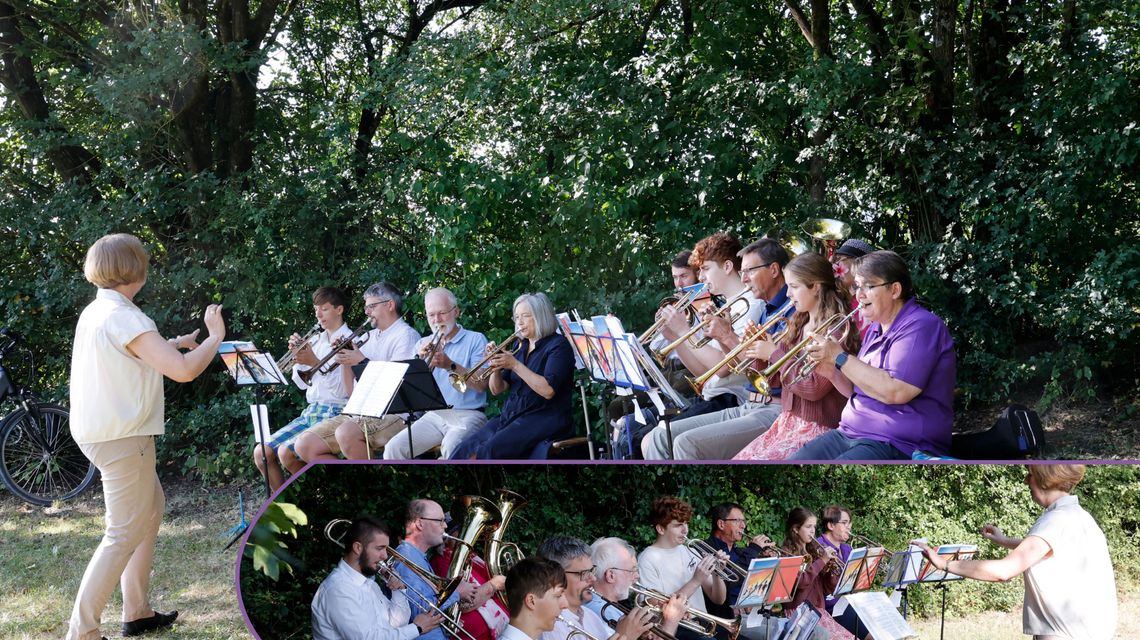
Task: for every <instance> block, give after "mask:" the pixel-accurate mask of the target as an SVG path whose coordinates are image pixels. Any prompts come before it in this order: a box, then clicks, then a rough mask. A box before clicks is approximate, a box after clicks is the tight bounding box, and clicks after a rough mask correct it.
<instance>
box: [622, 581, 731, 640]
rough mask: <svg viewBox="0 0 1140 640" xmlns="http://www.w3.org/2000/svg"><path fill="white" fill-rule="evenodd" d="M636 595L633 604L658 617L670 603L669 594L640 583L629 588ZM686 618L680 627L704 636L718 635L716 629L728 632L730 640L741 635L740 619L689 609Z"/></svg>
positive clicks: (686, 610)
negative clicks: (655, 601)
mask: <svg viewBox="0 0 1140 640" xmlns="http://www.w3.org/2000/svg"><path fill="white" fill-rule="evenodd" d="M629 591H630V593H632V594H633V595H634V597H633V604H634V605H635V606H638V607H647V608H648V609H649V610H650V611H653V612H655V613H656V614H657V615H661V614H662V608H663V607H664V606H665V605H664V603H665V602H668V600H669V594H667V593H662V592H660V591H658V590H656V589H652V588H650V587H647V586H645V585H643V584H641V583H640V582H635V583H633V585H632V586H630V588H629ZM650 600H660V601H661V602H662V604H659V605H655V604H651V603H650V602H649V601H650ZM685 614H686V617H684V618H682V619H681V622H680V626H681V627H683V628H685V629H688V630H690V631H692V632H693V633H697V634H699V635H702V636H708V637H712V636H715V635H716V628H717V627H722V628H724V630H725V631H727V632H728V640H736V636H738V635H740V618H731V619H730V618H721V617H720V616H714V615H712V614H711V613H707V612H704V611H701V610H699V609H694V608H692V607H688V608H686V609H685Z"/></svg>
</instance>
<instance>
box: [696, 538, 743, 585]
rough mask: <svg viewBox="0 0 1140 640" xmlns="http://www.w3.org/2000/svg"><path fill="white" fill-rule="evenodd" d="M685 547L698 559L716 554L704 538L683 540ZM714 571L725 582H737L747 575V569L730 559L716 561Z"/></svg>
mask: <svg viewBox="0 0 1140 640" xmlns="http://www.w3.org/2000/svg"><path fill="white" fill-rule="evenodd" d="M685 548H687V549H688V550H689V552H690V553H692V554H693V555H694V556H696V557H697V558H698V559H701V560H703V559H704V557H705V556H707V555H716V549H714V548H713V547H712V545H710V544H709V543H707V542H705V541H704V540H699V539H695V538H693V539H690V540H686V541H685ZM713 573H715V574H716V575H717V576H718V577H719V578H720V579H721V580H724V581H725V582H739V581H740V580H743V579H745V578H746V577H748V571H747V570H745V569H744V567H742V566H740V565H738V564H736V563H735V562H733V561H732V560H724V561H719V562H717V564H716V566H715V567H714V568H713Z"/></svg>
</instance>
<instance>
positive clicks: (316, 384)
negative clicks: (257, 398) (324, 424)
mask: <svg viewBox="0 0 1140 640" xmlns="http://www.w3.org/2000/svg"><path fill="white" fill-rule="evenodd" d="M350 335H352V329H349V328H348V325H346V324H342V325H340V328H339V329H337V330H336V331H334V332H332V335H329V332H328V331H322V332H321V333H320V334H319V335H317V339H316V340H315V341H314V342H313V355H315V356H316V357H317V360H321V359H323V358H324V357H325V356H327V355H328V354H329V352H330V351H332V348H333V347H332V346H333V343H334V342H336V341H337V339H338V338H344V339H346V340H347V339H348V336H350ZM333 362H334V361H333V360H329V361H328V362H327V363H325V365H324V366H323V368H328V367H329V366H331V365H332V363H333ZM310 368H311V367H309V366H308V365H304V364H298V365H297V366H295V367H293V383H294V384H296V385H297V387H298V388H301V389H304V390H305V400H306V401H307V402H308V403H309V404H312V403H314V402H319V403H321V404H331V405H334V406H338V407H342V406H344V403H345V402H347V401H348V392H347V391H345V388H344V380H342V379H341V376H340V371H332V372H330V373H328V374H321V373H318V374H316V375H314V376H313V384H312V385H311V386H310V385H307V384H305V383H304V381H302V380H301V372H302V371H306V370H308V369H310Z"/></svg>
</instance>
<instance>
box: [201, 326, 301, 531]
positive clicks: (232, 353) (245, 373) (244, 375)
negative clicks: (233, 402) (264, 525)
mask: <svg viewBox="0 0 1140 640" xmlns="http://www.w3.org/2000/svg"><path fill="white" fill-rule="evenodd" d="M218 356H219V357H221V359H222V363H223V364H225V366H226V371H227V372H228V373H229V374H230V376H231V377H232V378H233V380H234V384H236V385H237V386H239V387H248V386H252V387H253V395H254V405H253V428H254V441H255V442H256V443H257V444H258V445H259V447H260V450H261V464H262V466H263V467H265V473H264V474H263V475H264V477H265V499H266V500H268V499H269V496H270V495H271V494H272V493H273V490H272V488H271V487H270V486H269V462H268V460H267V459H266V456H265V447H266V446H268V445H267V444H266V443H267V442H268V435H269V434H267V433H266V432H265V431H266V428H267V427H268V426H269V425H268V424H267V423H268V422H269V416H268V415H263V414H262V411H261V407H262V406H264V405H265V391H264V388H265V387H269V386H273V385H278V384H285V374H284V373H282V371H281V369H279V368H278V367H277V362H276V361H275V360H273V358H272V357H270V356H269V354H266V353H263V352H261V351H260V350H258V349H257V347H255V346H253V343H252V342H244V341H241V342H239V341H231V342H223V343H221V345H219V346H218ZM243 520H244V517H243ZM248 526H249V523H242V524H239V525H237V526H235V527H234V528H235V529H237V528H239V527H240V528H241V529H242V530H244V529H245V527H248Z"/></svg>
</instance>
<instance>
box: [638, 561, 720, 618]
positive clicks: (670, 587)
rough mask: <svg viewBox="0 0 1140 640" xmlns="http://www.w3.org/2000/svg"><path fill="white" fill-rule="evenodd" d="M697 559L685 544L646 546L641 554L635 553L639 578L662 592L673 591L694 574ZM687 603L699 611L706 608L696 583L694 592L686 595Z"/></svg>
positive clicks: (701, 590) (700, 589)
mask: <svg viewBox="0 0 1140 640" xmlns="http://www.w3.org/2000/svg"><path fill="white" fill-rule="evenodd" d="M697 562H698V561H697V558H696V556H694V555H693V554H692V553H691V552H690V551H689V550H688V549H687V548H686V547H685V546H684V545H677V546H676V547H673V548H672V549H661V548H660V547H646V548H645V550H644V551H642V552H641V555H639V556H637V566H638V568H639V569H640V571H641V577H640V582H641V584H643V585H645V586H647V587H649V588H651V589H656V590H658V591H660V592H662V593H676V592H678V591H680V590H681V587H682V586H684V584H685V583H686V582H688V581H689V579H690V578H692V577H693V570H694V569H695V568H696V566H697ZM689 606H690V607H692V608H693V609H696V610H698V611H704V612H706V613H707V612H708V609H706V608H705V593H704V589H703V588H701V587H698V588H697V590H696V591H694V592H693V595H691V596H689Z"/></svg>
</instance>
